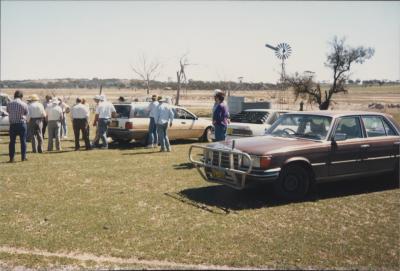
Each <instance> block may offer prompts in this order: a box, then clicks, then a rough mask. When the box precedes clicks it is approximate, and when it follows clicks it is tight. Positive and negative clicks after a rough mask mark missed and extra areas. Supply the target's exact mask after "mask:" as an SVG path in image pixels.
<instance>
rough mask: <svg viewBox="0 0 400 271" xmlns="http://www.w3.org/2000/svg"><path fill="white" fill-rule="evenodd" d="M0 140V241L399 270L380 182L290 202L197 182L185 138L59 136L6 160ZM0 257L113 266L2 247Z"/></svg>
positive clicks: (387, 186)
mask: <svg viewBox="0 0 400 271" xmlns="http://www.w3.org/2000/svg"><path fill="white" fill-rule="evenodd" d="M0 138H1V141H0V150H1V156H0V248H1V247H12V248H20V249H25V250H32V249H36V250H43V251H47V252H54V253H69V252H73V253H89V254H93V255H97V256H112V257H119V258H124V259H129V258H136V259H139V260H160V261H168V262H176V263H182V264H205V265H226V266H232V267H269V268H318V269H319V268H325V269H326V268H346V269H349V268H364V269H365V268H366V269H393V270H396V269H398V267H399V260H400V254H399V251H400V250H399V241H400V229H399V225H400V216H399V209H400V202H399V195H400V194H399V190H398V189H395V186H393V185H392V183H393V182H390V180H388V179H384V178H377V179H376V180H369V179H368V180H358V181H352V182H345V183H338V184H330V185H324V186H320V187H319V194H318V195H319V199H318V200H312V199H309V200H306V201H304V202H299V203H291V204H289V203H285V202H280V201H278V200H277V199H276V198H275V197H274V195H273V194H272V193H271V192H270V187H268V186H265V187H261V188H257V189H249V190H245V191H235V190H232V189H230V188H227V187H224V186H220V185H212V184H209V183H206V182H204V181H203V180H202V179H201V177H200V176H199V175H198V174H197V172H196V170H195V169H193V168H192V167H191V166H190V164H188V159H187V152H188V148H189V146H190V144H191V143H193V142H194V141H193V142H192V141H184V142H180V143H179V144H174V145H173V152H172V153H158V152H156V151H153V150H150V149H144V148H140V147H137V148H133V145H130V146H128V147H127V148H118V146H117V147H114V148H112V149H110V150H94V151H88V152H87V151H79V152H74V151H73V142H72V141H62V145H63V149H64V152H62V153H44V154H31V153H29V154H28V159H29V161H28V162H17V163H15V164H7V163H6V161H7V160H8V156H7V154H8V150H7V147H8V145H7V143H8V137H7V136H1V137H0ZM18 148H19V147H18V146H17V150H18ZM29 149H30V145H29ZM16 158H17V161H19V159H20V157H19V156H16ZM385 178H388V177H385ZM1 263H3V264H5V265H6V266H8V267H16V266H21V265H22V266H26V267H33V268H35V267H49V268H50V267H62V266H65V265H69V266H74V267H76V268H88V267H91V268H113V266H115V265H113V264H107V263H104V264H99V263H96V262H93V261H87V262H82V261H77V260H74V259H64V258H62V257H61V258H59V257H43V256H37V255H16V254H13V253H5V252H2V253H0V268H1V266H2V265H1ZM119 267H123V268H129V267H130V268H149V267H152V266H147V265H132V264H131V265H129V264H125V265H123V264H122V265H119ZM153 267H154V266H153ZM156 267H158V266H156ZM166 267H168V266H166ZM175 268H176V267H175Z"/></svg>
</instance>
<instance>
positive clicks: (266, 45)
mask: <svg viewBox="0 0 400 271" xmlns="http://www.w3.org/2000/svg"><path fill="white" fill-rule="evenodd" d="M265 47H267V48H269V49H272V50H274V51H277V50H278V48H276V47H274V46H272V45H269V44H265Z"/></svg>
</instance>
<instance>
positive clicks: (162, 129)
mask: <svg viewBox="0 0 400 271" xmlns="http://www.w3.org/2000/svg"><path fill="white" fill-rule="evenodd" d="M158 100H159V104H158V106H157V110H156V111H155V114H154V119H155V121H156V125H157V134H158V141H159V143H160V145H161V150H160V151H161V152H164V151H168V152H170V151H171V145H170V144H169V138H168V121H169V127H171V126H172V121H173V120H174V112H173V111H172V109H171V107H170V106H169V105H168V103H166V100H165V99H163V98H162V97H161V96H160V97H159V99H158Z"/></svg>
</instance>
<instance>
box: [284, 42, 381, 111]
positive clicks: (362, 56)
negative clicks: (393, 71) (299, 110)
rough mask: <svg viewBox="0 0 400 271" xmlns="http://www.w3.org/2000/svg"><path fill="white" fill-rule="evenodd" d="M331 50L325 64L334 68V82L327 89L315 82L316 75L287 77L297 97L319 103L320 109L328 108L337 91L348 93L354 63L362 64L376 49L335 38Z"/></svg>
mask: <svg viewBox="0 0 400 271" xmlns="http://www.w3.org/2000/svg"><path fill="white" fill-rule="evenodd" d="M330 44H331V52H330V53H329V54H328V55H327V61H326V62H325V66H327V67H329V68H330V69H332V72H333V83H332V85H331V86H330V87H329V88H328V89H327V90H321V86H320V84H317V83H316V82H314V75H313V74H312V75H310V74H304V75H302V76H300V75H298V74H296V75H295V76H291V77H287V78H286V82H287V83H288V85H289V86H291V87H292V89H293V91H294V94H295V97H296V99H297V98H298V97H299V96H300V97H302V98H306V99H308V101H309V102H314V103H317V104H318V105H319V109H320V110H327V109H328V108H329V106H330V104H331V101H332V96H333V95H334V94H337V93H341V92H343V93H347V89H346V80H347V79H348V78H349V72H350V69H351V67H352V65H353V64H362V63H364V61H365V60H367V59H370V58H371V57H372V56H373V55H374V52H375V50H374V49H373V48H370V47H369V48H365V47H363V46H359V47H356V48H353V47H350V46H347V45H345V39H344V38H342V39H338V38H337V37H334V38H333V41H332V42H331V43H330Z"/></svg>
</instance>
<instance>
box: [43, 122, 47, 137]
mask: <svg viewBox="0 0 400 271" xmlns="http://www.w3.org/2000/svg"><path fill="white" fill-rule="evenodd" d="M46 128H47V120H46V118H44V119H43V129H42V134H43V139H44V134H45V133H46Z"/></svg>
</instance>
